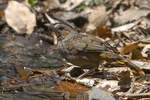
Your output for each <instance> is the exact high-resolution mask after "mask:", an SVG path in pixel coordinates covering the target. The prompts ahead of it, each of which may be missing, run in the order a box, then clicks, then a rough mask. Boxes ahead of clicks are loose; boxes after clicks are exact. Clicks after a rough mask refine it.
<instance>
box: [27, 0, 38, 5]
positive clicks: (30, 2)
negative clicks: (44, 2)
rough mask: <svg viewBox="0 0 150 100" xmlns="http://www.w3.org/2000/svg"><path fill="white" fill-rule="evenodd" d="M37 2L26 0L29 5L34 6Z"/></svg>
mask: <svg viewBox="0 0 150 100" xmlns="http://www.w3.org/2000/svg"><path fill="white" fill-rule="evenodd" d="M37 2H38V0H28V3H29V4H30V5H34V4H35V3H37Z"/></svg>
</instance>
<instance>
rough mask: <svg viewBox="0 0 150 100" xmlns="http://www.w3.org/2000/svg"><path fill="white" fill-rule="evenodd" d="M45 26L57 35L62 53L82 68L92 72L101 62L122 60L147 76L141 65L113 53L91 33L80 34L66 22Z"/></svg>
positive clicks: (139, 73)
mask: <svg viewBox="0 0 150 100" xmlns="http://www.w3.org/2000/svg"><path fill="white" fill-rule="evenodd" d="M45 26H47V27H49V28H50V29H51V30H53V31H54V32H55V34H56V35H57V47H58V50H59V53H60V55H61V56H62V57H63V58H64V59H65V60H66V61H68V62H70V63H72V64H74V65H77V66H79V67H80V68H81V69H89V72H90V71H92V70H94V69H96V68H98V67H99V64H101V63H103V61H104V60H105V61H108V62H122V63H124V64H126V65H127V66H128V67H129V68H130V69H131V71H132V72H133V74H134V75H143V76H145V73H144V71H143V70H142V69H141V68H140V67H139V66H137V65H135V64H134V63H132V62H131V61H130V60H127V59H126V58H124V57H123V56H120V55H119V54H115V53H113V52H112V51H111V50H110V49H109V48H107V47H106V46H105V44H104V42H102V41H101V40H100V39H98V38H96V37H94V36H91V35H85V34H79V33H78V32H77V31H76V30H75V29H74V28H73V27H71V26H70V25H66V24H64V23H46V24H45ZM85 74H86V73H85ZM85 74H83V75H80V76H79V77H78V78H81V77H83V76H84V75H85Z"/></svg>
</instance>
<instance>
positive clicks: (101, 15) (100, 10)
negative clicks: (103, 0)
mask: <svg viewBox="0 0 150 100" xmlns="http://www.w3.org/2000/svg"><path fill="white" fill-rule="evenodd" d="M106 16H107V14H106V8H105V6H104V5H103V4H102V5H101V6H99V7H97V8H96V9H94V10H93V11H92V12H91V13H90V14H89V18H88V20H89V23H92V24H93V25H94V26H96V27H97V26H100V25H102V24H103V23H104V21H105V20H106Z"/></svg>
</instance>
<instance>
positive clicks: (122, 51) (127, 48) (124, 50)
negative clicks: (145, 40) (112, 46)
mask: <svg viewBox="0 0 150 100" xmlns="http://www.w3.org/2000/svg"><path fill="white" fill-rule="evenodd" d="M136 47H138V43H134V44H131V45H127V46H125V47H123V48H121V49H120V50H119V52H120V53H121V54H122V55H125V54H127V53H129V52H130V51H132V50H133V49H134V48H136Z"/></svg>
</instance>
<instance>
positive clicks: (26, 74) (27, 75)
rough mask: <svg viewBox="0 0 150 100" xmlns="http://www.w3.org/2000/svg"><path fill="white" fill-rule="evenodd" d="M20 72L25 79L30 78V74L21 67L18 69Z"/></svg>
mask: <svg viewBox="0 0 150 100" xmlns="http://www.w3.org/2000/svg"><path fill="white" fill-rule="evenodd" d="M18 72H19V73H20V74H21V75H22V76H24V77H29V74H28V73H27V72H25V71H24V70H23V69H22V68H21V67H20V66H19V67H18Z"/></svg>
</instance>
